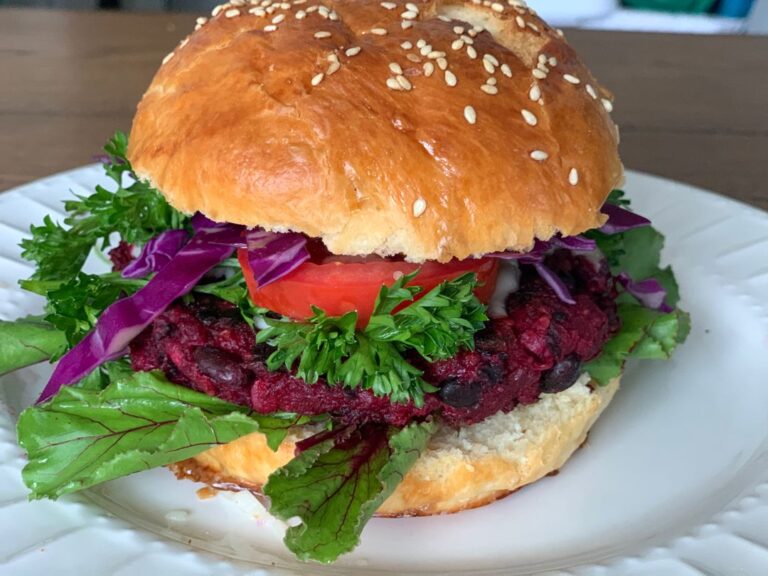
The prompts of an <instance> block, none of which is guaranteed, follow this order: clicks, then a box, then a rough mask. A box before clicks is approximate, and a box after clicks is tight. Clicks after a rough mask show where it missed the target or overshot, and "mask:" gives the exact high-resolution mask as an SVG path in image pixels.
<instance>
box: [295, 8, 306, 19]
mask: <svg viewBox="0 0 768 576" xmlns="http://www.w3.org/2000/svg"><path fill="white" fill-rule="evenodd" d="M306 17H307V13H306V12H304V10H299V11H298V12H296V20H303V19H304V18H306Z"/></svg>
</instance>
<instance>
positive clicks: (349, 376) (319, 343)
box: [257, 272, 488, 406]
mask: <svg viewBox="0 0 768 576" xmlns="http://www.w3.org/2000/svg"><path fill="white" fill-rule="evenodd" d="M417 273H418V272H414V273H413V274H408V275H404V276H402V277H400V278H399V279H398V280H397V281H396V282H395V283H394V284H393V285H392V286H382V288H381V291H380V292H379V296H378V297H377V299H376V304H375V307H374V311H373V315H372V316H371V319H370V321H369V322H368V325H367V326H366V327H365V328H364V329H362V330H356V329H355V326H356V324H357V313H356V312H348V313H347V314H345V315H343V316H337V317H332V316H328V315H326V314H325V312H323V311H322V310H320V309H319V308H313V311H314V315H313V316H312V317H311V318H310V319H309V320H308V321H306V322H291V321H287V320H270V319H267V320H266V322H267V324H268V326H269V327H268V328H267V329H265V330H262V331H261V332H259V334H258V335H257V341H258V342H260V343H264V342H266V343H268V344H269V345H271V346H273V347H274V348H275V351H274V352H273V353H272V354H271V355H270V356H269V358H268V359H267V367H268V368H269V369H270V370H279V369H281V368H285V369H287V370H291V369H293V370H295V372H296V375H297V376H298V377H299V378H301V379H303V380H305V381H306V382H309V383H314V382H317V381H318V379H319V378H325V380H326V382H328V383H329V384H332V385H343V386H346V387H348V388H353V387H360V388H363V389H370V390H372V391H373V392H374V394H376V395H377V396H388V397H389V398H390V399H391V400H392V401H393V402H407V401H409V400H412V401H413V402H414V403H415V404H416V405H417V406H421V405H422V404H423V402H424V394H425V393H426V392H434V391H435V388H434V387H433V386H431V385H430V384H429V383H427V382H426V381H425V380H424V379H423V378H422V377H421V376H422V372H421V370H420V369H419V368H417V367H416V366H414V365H413V364H411V363H410V362H409V361H408V360H407V359H406V357H405V354H406V353H407V352H409V351H413V352H416V353H417V354H419V355H420V356H421V357H422V358H424V359H425V360H427V361H428V362H434V361H436V360H441V359H445V358H450V357H452V356H454V355H456V353H457V352H458V351H459V350H460V349H462V348H468V349H472V348H473V347H474V335H475V333H476V332H478V331H479V330H482V329H483V327H484V325H485V322H486V320H488V317H487V316H486V314H485V307H484V306H483V304H482V303H481V302H480V301H479V300H478V299H477V297H476V296H475V294H474V289H475V287H476V286H477V277H476V275H475V274H464V275H463V276H460V277H458V278H456V279H454V280H450V281H447V282H443V283H442V284H440V285H439V286H437V287H436V288H434V289H432V290H430V291H429V292H428V293H426V294H425V295H424V296H423V297H422V298H420V299H419V300H418V301H416V302H413V303H412V304H410V305H409V306H407V307H406V308H402V309H401V310H397V309H398V307H400V306H401V305H402V304H405V303H407V302H411V301H413V300H414V298H415V297H416V296H417V295H419V294H421V292H422V289H421V288H420V287H418V286H411V285H409V284H410V283H411V281H412V280H413V279H414V277H415V276H416V274H417ZM396 310H397V311H396Z"/></svg>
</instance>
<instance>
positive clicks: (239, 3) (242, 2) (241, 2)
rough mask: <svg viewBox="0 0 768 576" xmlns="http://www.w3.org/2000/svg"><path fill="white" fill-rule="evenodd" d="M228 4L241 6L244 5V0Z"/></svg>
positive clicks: (231, 0) (230, 0)
mask: <svg viewBox="0 0 768 576" xmlns="http://www.w3.org/2000/svg"><path fill="white" fill-rule="evenodd" d="M229 3H230V4H232V6H243V5H245V0H229Z"/></svg>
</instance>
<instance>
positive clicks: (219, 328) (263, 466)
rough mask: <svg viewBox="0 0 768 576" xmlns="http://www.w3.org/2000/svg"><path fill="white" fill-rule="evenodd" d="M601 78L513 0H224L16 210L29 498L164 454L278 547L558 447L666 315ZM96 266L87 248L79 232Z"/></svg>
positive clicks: (15, 334)
mask: <svg viewBox="0 0 768 576" xmlns="http://www.w3.org/2000/svg"><path fill="white" fill-rule="evenodd" d="M612 107H613V104H612V96H611V94H610V93H609V92H607V91H606V90H605V89H604V88H602V87H601V86H600V84H599V83H598V82H597V80H596V79H595V78H594V77H593V76H592V74H591V73H590V72H589V70H588V69H587V68H586V67H585V65H584V64H583V63H582V62H581V60H580V59H579V58H578V56H577V55H576V54H575V52H574V51H573V49H572V48H571V47H570V46H569V45H568V44H567V43H566V41H565V39H564V37H563V34H562V32H560V31H559V30H555V29H553V28H551V27H550V26H548V25H547V24H546V23H545V22H544V21H542V20H541V19H540V18H539V17H538V16H537V15H536V14H535V12H534V11H533V10H531V9H530V8H528V7H527V6H526V5H525V4H524V3H523V2H520V1H517V0H509V1H508V2H490V1H487V0H486V1H483V2H480V0H473V1H471V2H469V1H465V2H460V1H453V2H448V1H445V2H443V1H435V0H422V1H418V2H408V3H403V2H394V1H393V2H379V1H368V0H365V1H364V0H357V1H355V2H351V1H348V2H345V1H341V0H329V1H328V2H326V3H324V4H312V3H310V2H306V1H305V0H294V1H292V2H276V1H274V2H273V1H271V0H264V1H260V2H250V3H249V2H246V1H239V2H236V1H232V2H230V3H228V4H225V5H223V6H219V7H217V8H216V9H215V10H214V11H213V13H212V16H211V17H210V18H200V19H198V23H197V26H196V29H195V32H194V33H193V34H191V35H190V36H188V37H187V38H186V39H184V40H183V41H182V42H181V43H180V44H179V45H178V46H177V47H176V49H175V50H174V51H173V52H172V53H170V54H169V55H168V56H167V57H166V58H165V59H164V60H163V64H162V66H161V67H160V69H159V71H158V72H157V74H156V76H155V78H154V80H153V81H152V83H151V85H150V87H149V89H148V90H147V92H146V94H145V95H144V97H143V99H142V100H141V102H140V104H139V106H138V111H137V113H136V116H135V119H134V122H133V127H132V130H131V134H130V139H128V138H126V137H125V136H124V135H123V134H120V133H118V134H117V135H116V136H115V138H113V139H112V140H111V141H110V142H109V144H108V145H107V146H106V148H105V152H106V154H105V156H104V157H103V158H102V163H103V165H104V167H105V170H106V174H107V176H109V177H110V178H111V179H112V180H113V181H114V182H113V186H112V187H111V189H108V188H107V187H98V188H97V189H96V191H95V192H94V194H93V195H92V196H89V197H78V198H75V199H72V200H70V201H67V203H66V205H65V208H66V210H67V212H68V217H67V219H66V220H65V221H64V222H63V223H57V222H54V221H52V220H51V219H50V218H49V219H46V221H45V222H44V223H43V224H42V225H39V226H33V227H32V229H31V237H30V238H28V239H26V240H24V242H23V244H22V246H23V249H24V256H25V257H26V258H27V259H28V260H30V261H32V262H34V263H35V265H36V266H37V269H36V272H35V274H34V275H33V276H32V278H30V279H27V280H24V281H22V286H23V287H24V288H25V289H27V290H31V291H33V292H36V293H39V294H42V295H44V296H45V297H46V298H47V306H46V310H45V314H44V315H43V316H41V317H36V318H26V319H21V320H18V321H16V322H13V323H10V322H5V323H3V324H2V325H0V338H1V339H2V340H0V342H1V343H2V346H0V349H3V350H7V351H8V352H7V353H6V354H4V356H5V358H4V359H3V361H2V362H1V363H0V368H1V369H2V370H6V371H7V370H10V369H15V368H18V367H21V366H24V365H27V364H30V363H32V362H36V361H41V360H46V359H48V360H58V364H57V365H56V368H55V370H54V372H53V375H52V377H51V379H50V381H49V382H48V384H47V386H46V387H45V389H44V391H43V393H42V395H41V396H40V400H39V402H38V403H37V404H36V405H35V406H32V407H30V408H28V409H27V410H26V411H25V412H24V413H23V414H22V415H21V418H20V420H19V427H18V432H19V441H20V443H21V445H22V446H23V447H24V448H25V449H26V450H27V452H28V455H29V463H28V464H27V466H26V468H25V469H24V473H23V476H24V480H25V482H26V484H27V485H28V486H29V488H30V490H31V497H33V498H42V497H49V498H56V497H58V496H60V495H62V494H66V493H69V492H72V491H75V490H80V489H84V488H88V487H90V486H93V485H94V484H97V483H99V482H104V481H107V480H110V479H113V478H116V477H119V476H123V475H127V474H132V473H135V472H139V471H142V470H145V469H147V468H151V467H157V466H168V467H170V469H171V470H172V471H173V472H174V473H175V474H176V475H177V476H178V477H179V478H188V479H192V480H196V481H201V482H204V483H207V484H209V485H210V486H212V487H215V488H218V489H226V490H250V491H253V492H256V493H259V494H263V495H265V496H266V497H267V500H268V501H269V503H270V507H271V508H270V509H271V512H272V514H274V515H275V516H276V517H278V518H280V519H282V520H285V521H286V522H288V525H289V527H288V529H287V533H286V538H285V542H286V544H287V546H288V547H289V548H290V549H291V550H292V551H293V552H294V553H295V554H296V555H297V556H298V557H299V558H301V559H308V560H319V561H326V562H327V561H333V560H334V559H336V558H337V557H338V556H339V555H340V554H343V553H346V552H348V551H349V550H351V549H352V548H354V546H355V545H356V544H357V543H358V541H359V538H360V534H361V531H362V529H363V527H364V525H365V523H366V522H367V521H368V520H369V519H370V518H371V517H372V516H374V515H378V516H392V517H394V516H404V515H409V516H412V515H431V514H441V513H450V512H458V511H460V510H466V509H469V508H473V507H477V506H482V505H485V504H488V503H490V502H493V501H494V500H497V499H499V498H501V497H503V496H505V495H508V494H510V493H512V492H514V491H515V490H517V489H519V488H521V487H522V486H524V485H526V484H529V483H531V482H534V481H536V480H538V479H540V478H542V477H543V476H546V475H548V474H551V473H553V472H555V471H557V470H558V469H559V468H560V467H561V466H563V464H564V463H565V462H566V460H568V458H569V457H570V456H571V455H572V454H573V453H574V451H575V450H576V449H577V448H578V447H579V446H580V445H581V444H582V443H583V442H584V441H585V439H586V437H587V433H588V432H589V429H590V427H591V426H592V425H593V424H594V422H595V420H596V419H597V418H598V416H599V415H600V414H601V412H603V410H605V408H606V406H607V405H608V403H609V402H610V401H611V398H612V397H613V395H614V394H615V393H616V391H617V389H618V387H619V378H620V376H621V373H622V371H623V368H624V365H625V363H626V361H627V360H628V359H629V358H632V357H635V358H640V359H658V358H668V357H669V356H670V355H671V354H672V351H673V350H674V348H675V346H676V345H677V344H678V343H680V342H682V341H683V340H684V339H685V337H686V335H687V332H688V317H687V315H686V314H685V313H684V312H682V311H681V310H679V309H678V308H677V307H676V306H677V301H678V290H677V285H676V283H675V280H674V276H673V274H672V272H671V270H670V269H669V268H662V267H661V266H660V258H659V256H660V250H661V247H662V245H663V237H662V236H661V234H660V233H659V232H657V231H656V230H655V229H654V228H653V227H652V226H651V223H650V222H649V221H648V220H647V219H645V218H643V217H642V216H640V215H638V214H636V213H634V212H632V211H631V209H630V208H629V201H628V199H627V198H626V197H625V196H624V194H623V192H621V191H619V190H617V187H618V186H619V185H620V184H621V183H622V164H621V162H620V159H619V154H618V140H619V134H618V130H617V128H616V126H615V124H614V122H613V121H612V119H611V111H612ZM105 252H107V253H108V255H109V257H110V259H111V270H110V271H108V272H105V273H103V274H88V273H85V272H84V271H83V264H84V262H85V261H86V259H87V258H88V257H89V255H92V254H94V253H97V254H98V253H105Z"/></svg>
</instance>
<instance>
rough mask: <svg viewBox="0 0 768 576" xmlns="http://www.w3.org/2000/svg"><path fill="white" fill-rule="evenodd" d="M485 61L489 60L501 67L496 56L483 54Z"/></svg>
mask: <svg viewBox="0 0 768 576" xmlns="http://www.w3.org/2000/svg"><path fill="white" fill-rule="evenodd" d="M483 60H488V61H489V62H490V63H491V64H493V65H494V66H498V65H499V61H498V60H497V59H496V56H494V55H493V54H483Z"/></svg>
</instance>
